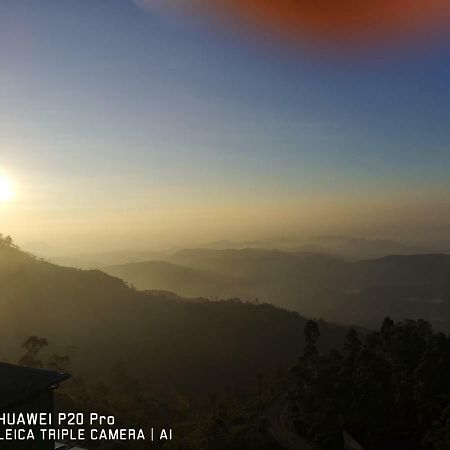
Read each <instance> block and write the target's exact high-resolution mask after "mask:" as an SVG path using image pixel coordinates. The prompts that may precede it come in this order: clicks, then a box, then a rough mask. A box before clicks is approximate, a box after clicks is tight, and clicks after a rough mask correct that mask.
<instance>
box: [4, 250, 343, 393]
mask: <svg viewBox="0 0 450 450" xmlns="http://www.w3.org/2000/svg"><path fill="white" fill-rule="evenodd" d="M0 292H1V294H0V312H1V315H0V330H1V337H2V339H1V341H0V354H1V355H2V357H3V356H6V357H7V358H8V359H9V360H16V359H17V357H18V355H20V354H22V353H23V350H22V349H21V348H20V344H21V343H22V342H24V341H25V340H26V338H27V337H29V336H30V335H36V336H41V337H45V338H47V339H48V341H49V342H50V344H51V346H50V347H51V351H53V352H54V351H56V352H58V353H60V354H61V353H62V354H64V352H65V351H66V350H65V349H66V347H69V346H75V347H77V350H76V353H75V358H74V361H73V363H74V368H75V370H74V371H75V373H80V372H81V373H84V374H85V375H86V376H87V377H89V379H92V378H95V377H96V376H98V375H100V374H102V373H103V372H105V371H108V370H109V369H110V367H111V366H112V365H114V364H115V363H117V362H118V361H122V362H124V363H125V364H126V366H127V367H128V368H129V370H130V371H132V372H133V374H134V376H136V377H142V378H145V380H146V382H148V383H149V384H150V385H151V386H152V388H153V389H154V390H155V391H158V390H170V389H172V388H173V387H174V386H176V388H177V390H178V391H193V390H206V391H208V390H211V389H215V388H223V387H224V386H226V385H229V386H233V385H236V384H239V383H244V382H246V381H249V380H253V379H254V377H256V375H257V374H258V373H271V372H272V373H273V372H274V371H275V370H277V368H278V367H284V366H286V365H289V364H291V363H292V362H293V361H294V360H295V359H296V357H297V356H298V354H299V351H300V349H301V348H302V345H303V344H302V342H303V338H302V328H303V325H304V323H305V320H304V319H303V318H302V317H300V316H299V315H298V314H296V313H290V312H287V311H284V310H281V309H278V308H275V307H273V306H270V305H253V304H245V303H241V302H238V301H236V300H233V301H223V302H208V301H187V300H185V299H179V298H177V297H175V296H174V297H170V296H168V295H165V294H158V293H153V294H150V293H145V292H139V291H136V290H134V289H131V288H130V287H128V286H127V285H126V284H125V283H124V282H123V281H122V280H120V279H118V278H115V277H111V276H109V275H107V274H105V273H103V272H100V271H96V270H90V271H84V270H78V269H74V268H67V267H60V266H56V265H54V264H50V263H48V262H44V261H40V260H37V259H35V258H33V257H31V256H30V255H28V254H25V253H23V252H21V251H19V250H17V249H15V248H10V247H6V246H3V245H0ZM323 329H324V336H325V337H324V340H325V342H329V343H330V345H331V343H334V342H336V341H340V340H341V338H342V336H343V331H342V329H341V328H339V327H336V326H332V325H323ZM262 349H264V351H261V350H262Z"/></svg>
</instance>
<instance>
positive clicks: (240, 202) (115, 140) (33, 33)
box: [0, 0, 450, 250]
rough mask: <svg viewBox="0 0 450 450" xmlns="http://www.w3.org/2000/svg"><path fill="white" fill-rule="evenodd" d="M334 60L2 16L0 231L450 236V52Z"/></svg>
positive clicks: (224, 40)
mask: <svg viewBox="0 0 450 450" xmlns="http://www.w3.org/2000/svg"><path fill="white" fill-rule="evenodd" d="M338 53H339V52H332V51H320V52H319V51H315V50H314V49H313V48H309V49H306V48H300V46H299V45H290V46H284V45H283V44H281V43H279V42H278V43H275V42H270V40H268V39H267V37H266V36H263V35H258V34H250V33H244V32H238V31H237V29H236V27H230V28H229V29H227V27H226V26H223V27H219V26H217V25H215V23H214V22H213V21H211V20H210V21H208V20H206V19H205V18H204V17H203V18H194V17H193V16H192V15H189V14H185V13H177V14H173V13H169V12H167V11H161V10H159V9H158V8H147V9H146V8H143V7H140V6H139V5H138V3H137V2H133V1H131V0H98V1H96V0H53V1H51V0H39V1H35V0H28V1H25V0H0V57H1V64H0V99H1V101H0V114H1V116H0V173H4V174H6V175H7V176H8V178H9V179H10V180H11V182H12V183H13V186H14V190H15V196H14V198H13V199H12V200H11V201H9V202H4V203H3V204H0V232H3V233H9V234H12V235H13V236H15V237H16V240H18V241H19V242H27V241H45V242H47V243H49V244H50V245H55V246H58V247H66V248H80V250H86V249H88V248H90V249H93V250H97V249H104V248H106V247H108V246H111V247H114V248H118V247H128V248H139V247H140V246H141V245H144V246H146V247H148V246H153V245H155V246H165V245H170V244H171V243H175V244H183V243H192V242H201V241H208V240H214V239H221V238H224V239H229V238H233V239H235V238H242V239H249V238H250V239H253V238H261V237H264V236H274V235H293V234H296V235H301V234H323V233H326V234H355V235H359V236H371V237H375V236H376V237H396V238H399V237H400V238H401V237H405V238H408V239H413V238H415V237H417V238H420V239H423V238H430V239H431V238H432V237H436V238H439V239H441V238H443V237H445V236H446V235H447V233H448V231H449V230H450V186H449V173H450V126H449V123H450V81H449V80H450V38H448V37H442V36H441V37H440V38H439V39H433V40H430V41H424V40H421V41H420V42H417V41H416V42H414V43H413V42H410V43H409V44H408V45H402V46H395V47H392V46H391V47H390V48H389V49H386V48H384V49H378V50H375V49H373V48H372V49H371V50H367V51H366V52H363V51H361V49H359V51H358V54H357V55H356V54H352V55H350V54H348V53H345V52H344V53H345V54H343V55H340V56H339V54H338ZM0 176H1V175H0Z"/></svg>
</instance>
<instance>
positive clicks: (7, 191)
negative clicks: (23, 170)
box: [0, 175, 14, 203]
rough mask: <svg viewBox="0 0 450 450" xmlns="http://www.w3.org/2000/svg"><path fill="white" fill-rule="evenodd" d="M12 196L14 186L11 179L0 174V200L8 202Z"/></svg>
mask: <svg viewBox="0 0 450 450" xmlns="http://www.w3.org/2000/svg"><path fill="white" fill-rule="evenodd" d="M13 197H14V188H13V184H12V182H11V180H10V179H9V178H8V177H6V176H3V175H0V202H2V203H6V202H9V201H11V200H12V199H13Z"/></svg>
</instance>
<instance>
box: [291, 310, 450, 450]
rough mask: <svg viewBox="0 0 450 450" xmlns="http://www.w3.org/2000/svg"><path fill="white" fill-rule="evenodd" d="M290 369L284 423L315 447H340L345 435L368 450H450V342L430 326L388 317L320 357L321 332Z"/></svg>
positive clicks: (310, 327)
mask: <svg viewBox="0 0 450 450" xmlns="http://www.w3.org/2000/svg"><path fill="white" fill-rule="evenodd" d="M304 334H305V348H304V352H303V355H302V356H301V357H300V358H299V360H298V363H297V364H296V365H295V366H294V367H293V368H292V369H291V371H290V385H289V392H288V404H289V408H288V411H289V413H288V418H289V420H290V422H291V423H292V425H293V427H295V429H296V430H297V432H298V433H300V434H302V435H303V436H305V437H307V439H308V440H309V441H310V442H311V443H312V444H314V445H316V446H317V447H318V448H320V449H324V450H327V449H330V450H337V449H342V448H343V447H342V445H343V444H342V442H343V439H342V435H343V431H345V432H346V433H348V434H349V435H350V436H352V437H353V438H354V439H355V440H356V441H357V442H359V443H360V444H361V445H362V446H363V447H364V449H365V450H371V449H380V450H381V449H383V450H389V449H395V450H401V449H405V450H414V449H434V450H448V449H450V338H449V337H448V336H446V335H444V334H443V333H435V332H433V330H432V328H431V326H430V325H429V323H427V322H425V321H423V320H418V321H410V320H409V321H404V322H398V323H394V322H393V321H392V320H391V319H389V318H386V319H385V320H384V322H383V324H382V326H381V329H380V331H378V332H374V333H370V334H369V335H367V336H366V338H365V340H364V342H362V341H361V339H360V338H359V336H358V334H357V333H356V331H354V330H351V331H350V332H349V333H348V335H347V338H346V342H345V348H344V350H343V351H342V352H338V351H336V350H335V351H332V352H330V353H328V354H325V355H321V354H320V353H319V350H318V348H317V341H318V339H319V335H320V332H319V328H318V326H317V324H316V323H314V322H312V321H309V322H308V323H307V324H306V326H305V333H304Z"/></svg>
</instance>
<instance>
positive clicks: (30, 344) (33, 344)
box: [19, 336, 48, 369]
mask: <svg viewBox="0 0 450 450" xmlns="http://www.w3.org/2000/svg"><path fill="white" fill-rule="evenodd" d="M47 345H48V342H47V339H45V338H40V337H38V336H30V337H29V338H28V339H27V340H26V341H25V342H24V343H23V344H22V347H23V348H24V349H25V351H26V353H25V355H23V356H22V358H20V360H19V364H20V365H21V366H27V367H36V368H38V369H40V368H42V361H40V360H39V359H37V355H38V353H39V352H40V351H41V350H42V349H43V348H44V347H47Z"/></svg>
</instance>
